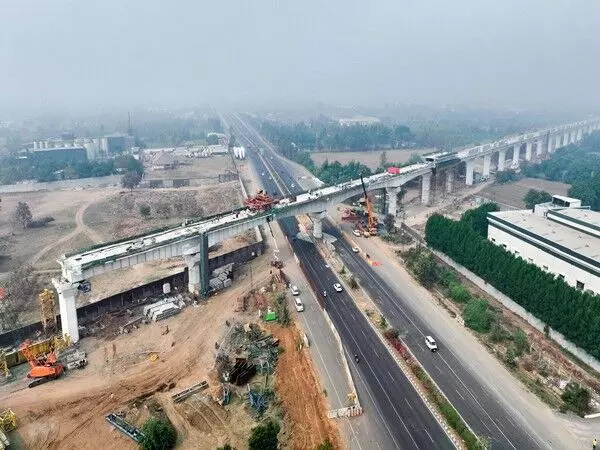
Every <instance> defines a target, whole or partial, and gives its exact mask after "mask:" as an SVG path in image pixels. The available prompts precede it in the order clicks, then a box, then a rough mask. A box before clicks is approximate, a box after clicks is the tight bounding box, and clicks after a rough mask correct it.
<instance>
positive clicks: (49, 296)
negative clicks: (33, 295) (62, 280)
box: [38, 289, 57, 333]
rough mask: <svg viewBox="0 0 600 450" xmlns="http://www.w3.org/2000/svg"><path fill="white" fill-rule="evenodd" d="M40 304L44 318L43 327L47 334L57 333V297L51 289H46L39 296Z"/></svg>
mask: <svg viewBox="0 0 600 450" xmlns="http://www.w3.org/2000/svg"><path fill="white" fill-rule="evenodd" d="M38 300H39V302H40V312H41V316H42V326H43V327H44V331H45V332H46V333H55V332H56V330H57V326H56V312H55V310H56V297H55V296H54V292H53V291H51V290H50V289H44V290H43V291H42V293H41V294H40V295H39V296H38Z"/></svg>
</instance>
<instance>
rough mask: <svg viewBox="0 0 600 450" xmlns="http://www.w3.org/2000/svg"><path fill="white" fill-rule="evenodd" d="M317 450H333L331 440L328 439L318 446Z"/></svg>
mask: <svg viewBox="0 0 600 450" xmlns="http://www.w3.org/2000/svg"><path fill="white" fill-rule="evenodd" d="M316 450H333V444H332V443H331V441H330V440H329V439H326V440H325V442H323V443H322V444H319V445H317V448H316Z"/></svg>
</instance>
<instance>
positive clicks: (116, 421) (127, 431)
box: [104, 413, 144, 444]
mask: <svg viewBox="0 0 600 450" xmlns="http://www.w3.org/2000/svg"><path fill="white" fill-rule="evenodd" d="M104 418H105V419H106V420H107V422H108V423H110V424H111V425H112V426H114V427H115V428H116V429H117V430H119V431H120V432H121V433H123V434H124V435H126V436H127V437H129V438H131V439H133V440H134V441H135V442H137V443H138V444H139V443H140V442H142V439H143V438H144V433H142V431H141V430H140V429H138V428H136V427H134V426H133V425H131V424H129V423H127V422H125V420H123V419H122V418H121V417H119V416H118V415H117V414H115V413H111V414H108V415H107V416H104Z"/></svg>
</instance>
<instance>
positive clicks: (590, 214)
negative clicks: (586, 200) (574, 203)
mask: <svg viewBox="0 0 600 450" xmlns="http://www.w3.org/2000/svg"><path fill="white" fill-rule="evenodd" d="M553 213H558V214H560V215H561V216H567V217H568V218H570V219H575V220H578V221H580V222H584V224H585V226H587V227H590V228H593V227H600V212H597V211H592V210H591V209H587V208H564V209H557V210H554V211H553Z"/></svg>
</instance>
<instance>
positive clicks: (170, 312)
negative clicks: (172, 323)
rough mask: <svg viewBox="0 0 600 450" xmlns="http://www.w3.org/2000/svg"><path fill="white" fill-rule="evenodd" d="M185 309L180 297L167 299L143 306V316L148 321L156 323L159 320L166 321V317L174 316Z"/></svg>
mask: <svg viewBox="0 0 600 450" xmlns="http://www.w3.org/2000/svg"><path fill="white" fill-rule="evenodd" d="M183 307H185V303H184V301H183V298H182V297H181V295H178V296H177V297H167V298H164V299H162V300H160V301H158V302H155V303H152V304H150V305H146V306H144V310H143V311H144V316H146V317H148V318H149V319H150V320H152V321H154V322H157V321H159V320H163V319H166V318H167V317H171V316H174V315H176V314H179V313H180V312H181V309H182V308H183Z"/></svg>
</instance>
